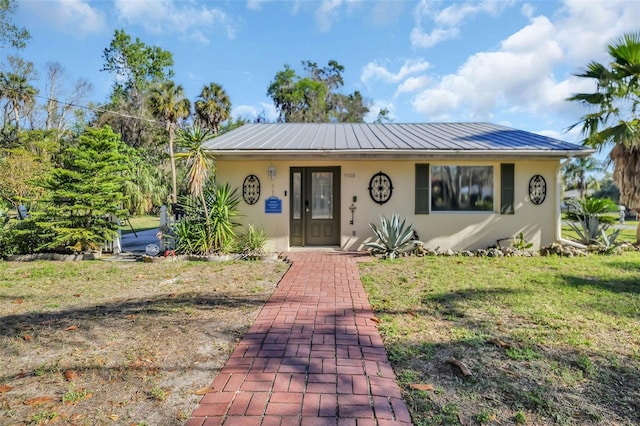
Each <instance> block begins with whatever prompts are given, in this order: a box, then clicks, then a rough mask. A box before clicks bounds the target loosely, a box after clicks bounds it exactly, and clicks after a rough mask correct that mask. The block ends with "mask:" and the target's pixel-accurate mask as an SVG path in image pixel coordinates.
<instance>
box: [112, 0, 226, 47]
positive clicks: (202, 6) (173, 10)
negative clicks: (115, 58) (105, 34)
mask: <svg viewBox="0 0 640 426" xmlns="http://www.w3.org/2000/svg"><path fill="white" fill-rule="evenodd" d="M115 4H116V10H117V12H118V14H119V19H121V20H122V21H124V22H126V23H129V24H137V25H140V26H142V27H143V28H145V29H146V30H147V31H149V32H153V33H161V32H166V31H175V32H177V33H179V34H181V35H182V36H183V37H185V38H188V39H192V40H196V41H198V42H200V43H203V44H208V43H209V40H208V38H207V37H206V36H205V32H204V31H203V30H210V29H212V28H217V29H220V30H222V31H223V32H224V33H225V35H226V36H227V37H228V38H230V39H233V38H234V37H235V32H236V28H235V23H234V22H233V20H232V19H231V17H230V16H228V15H227V14H226V13H225V12H224V11H223V10H221V9H219V8H216V7H209V6H208V4H207V3H192V2H179V1H174V0H157V1H150V0H138V1H129V0H116V2H115Z"/></svg>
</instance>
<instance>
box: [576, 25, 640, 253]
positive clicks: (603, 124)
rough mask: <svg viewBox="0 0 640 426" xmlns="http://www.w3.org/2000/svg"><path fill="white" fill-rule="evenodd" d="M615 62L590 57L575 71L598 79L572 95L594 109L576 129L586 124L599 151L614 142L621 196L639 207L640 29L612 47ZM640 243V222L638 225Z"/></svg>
mask: <svg viewBox="0 0 640 426" xmlns="http://www.w3.org/2000/svg"><path fill="white" fill-rule="evenodd" d="M608 51H609V55H610V56H611V62H610V63H609V64H608V66H607V65H603V64H600V63H597V62H591V63H589V64H588V65H587V68H586V70H585V71H584V72H582V73H579V74H576V76H578V77H582V78H587V79H590V80H592V81H593V82H594V84H595V88H596V90H595V92H594V93H578V94H575V95H573V96H572V97H570V98H569V100H570V101H575V102H580V103H582V104H585V105H587V106H588V107H590V108H591V109H592V112H589V113H587V114H585V115H584V116H583V117H582V118H581V119H580V121H579V122H578V123H576V124H574V125H573V126H571V128H573V127H575V126H578V125H581V126H582V132H583V134H584V136H585V139H584V144H585V145H587V146H590V147H593V148H596V149H598V150H602V149H603V148H604V147H605V146H609V145H611V144H613V148H612V150H611V152H610V154H609V159H610V161H611V162H612V163H613V166H614V167H613V179H614V181H615V183H616V185H617V186H618V188H619V189H620V201H621V202H622V203H623V204H625V205H626V206H627V207H629V208H631V209H634V210H636V211H637V210H640V117H639V116H638V108H639V107H640V32H637V33H628V34H624V35H622V36H621V37H619V38H617V39H615V40H614V41H613V42H611V43H610V44H609V46H608ZM636 239H637V240H638V242H640V225H639V226H638V228H637V230H636Z"/></svg>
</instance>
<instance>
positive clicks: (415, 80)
mask: <svg viewBox="0 0 640 426" xmlns="http://www.w3.org/2000/svg"><path fill="white" fill-rule="evenodd" d="M429 81H430V79H429V77H428V76H426V75H421V76H419V77H409V78H407V79H406V80H405V81H403V82H402V84H400V85H399V86H398V89H397V90H396V96H398V95H399V94H401V93H413V92H416V91H418V90H420V89H422V88H423V87H426V86H427V85H428V84H429Z"/></svg>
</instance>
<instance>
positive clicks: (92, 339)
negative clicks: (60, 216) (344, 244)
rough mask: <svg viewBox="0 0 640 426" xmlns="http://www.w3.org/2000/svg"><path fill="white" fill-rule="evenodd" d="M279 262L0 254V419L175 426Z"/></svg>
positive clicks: (252, 312)
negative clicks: (9, 257)
mask: <svg viewBox="0 0 640 426" xmlns="http://www.w3.org/2000/svg"><path fill="white" fill-rule="evenodd" d="M286 269H287V265H286V264H285V263H283V262H271V263H264V262H260V263H256V262H247V261H245V262H226V263H213V262H186V261H185V262H182V261H179V262H171V261H168V260H167V261H163V262H159V263H143V262H119V263H115V262H107V261H83V262H31V263H20V262H2V261H0V424H2V425H23V424H45V423H47V424H48V423H55V424H70V425H71V424H72V425H105V424H109V425H111V424H113V425H182V424H183V423H184V421H185V420H186V419H187V418H188V417H189V416H190V415H191V412H192V411H193V410H194V409H195V408H196V407H197V405H198V402H199V401H200V399H202V393H203V391H202V389H203V388H205V387H206V386H208V385H209V384H210V383H211V381H212V380H213V378H214V377H215V375H216V374H217V372H218V371H219V369H220V368H221V367H222V366H223V365H224V363H225V362H226V360H227V358H228V357H229V355H230V353H231V351H232V350H233V348H234V347H235V345H236V343H237V342H238V341H239V340H240V339H241V338H242V336H243V335H244V333H245V332H246V330H247V329H248V327H249V325H250V324H251V323H252V322H253V320H254V319H255V317H256V316H257V314H258V312H259V310H260V309H261V308H262V306H263V305H264V303H265V302H266V300H267V299H268V297H269V296H270V295H271V293H272V291H273V289H274V288H275V286H276V283H277V282H278V281H279V279H280V277H281V276H282V275H283V274H284V272H285V271H286Z"/></svg>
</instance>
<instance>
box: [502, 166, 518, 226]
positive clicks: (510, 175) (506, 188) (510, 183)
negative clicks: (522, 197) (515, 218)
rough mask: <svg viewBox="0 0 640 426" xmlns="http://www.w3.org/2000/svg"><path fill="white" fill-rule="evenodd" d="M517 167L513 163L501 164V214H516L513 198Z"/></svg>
mask: <svg viewBox="0 0 640 426" xmlns="http://www.w3.org/2000/svg"><path fill="white" fill-rule="evenodd" d="M514 170H515V167H514V165H513V164H500V191H501V192H500V214H514V213H515V211H514V209H513V200H514V198H515V195H514V187H515V178H514V176H515V173H514Z"/></svg>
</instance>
